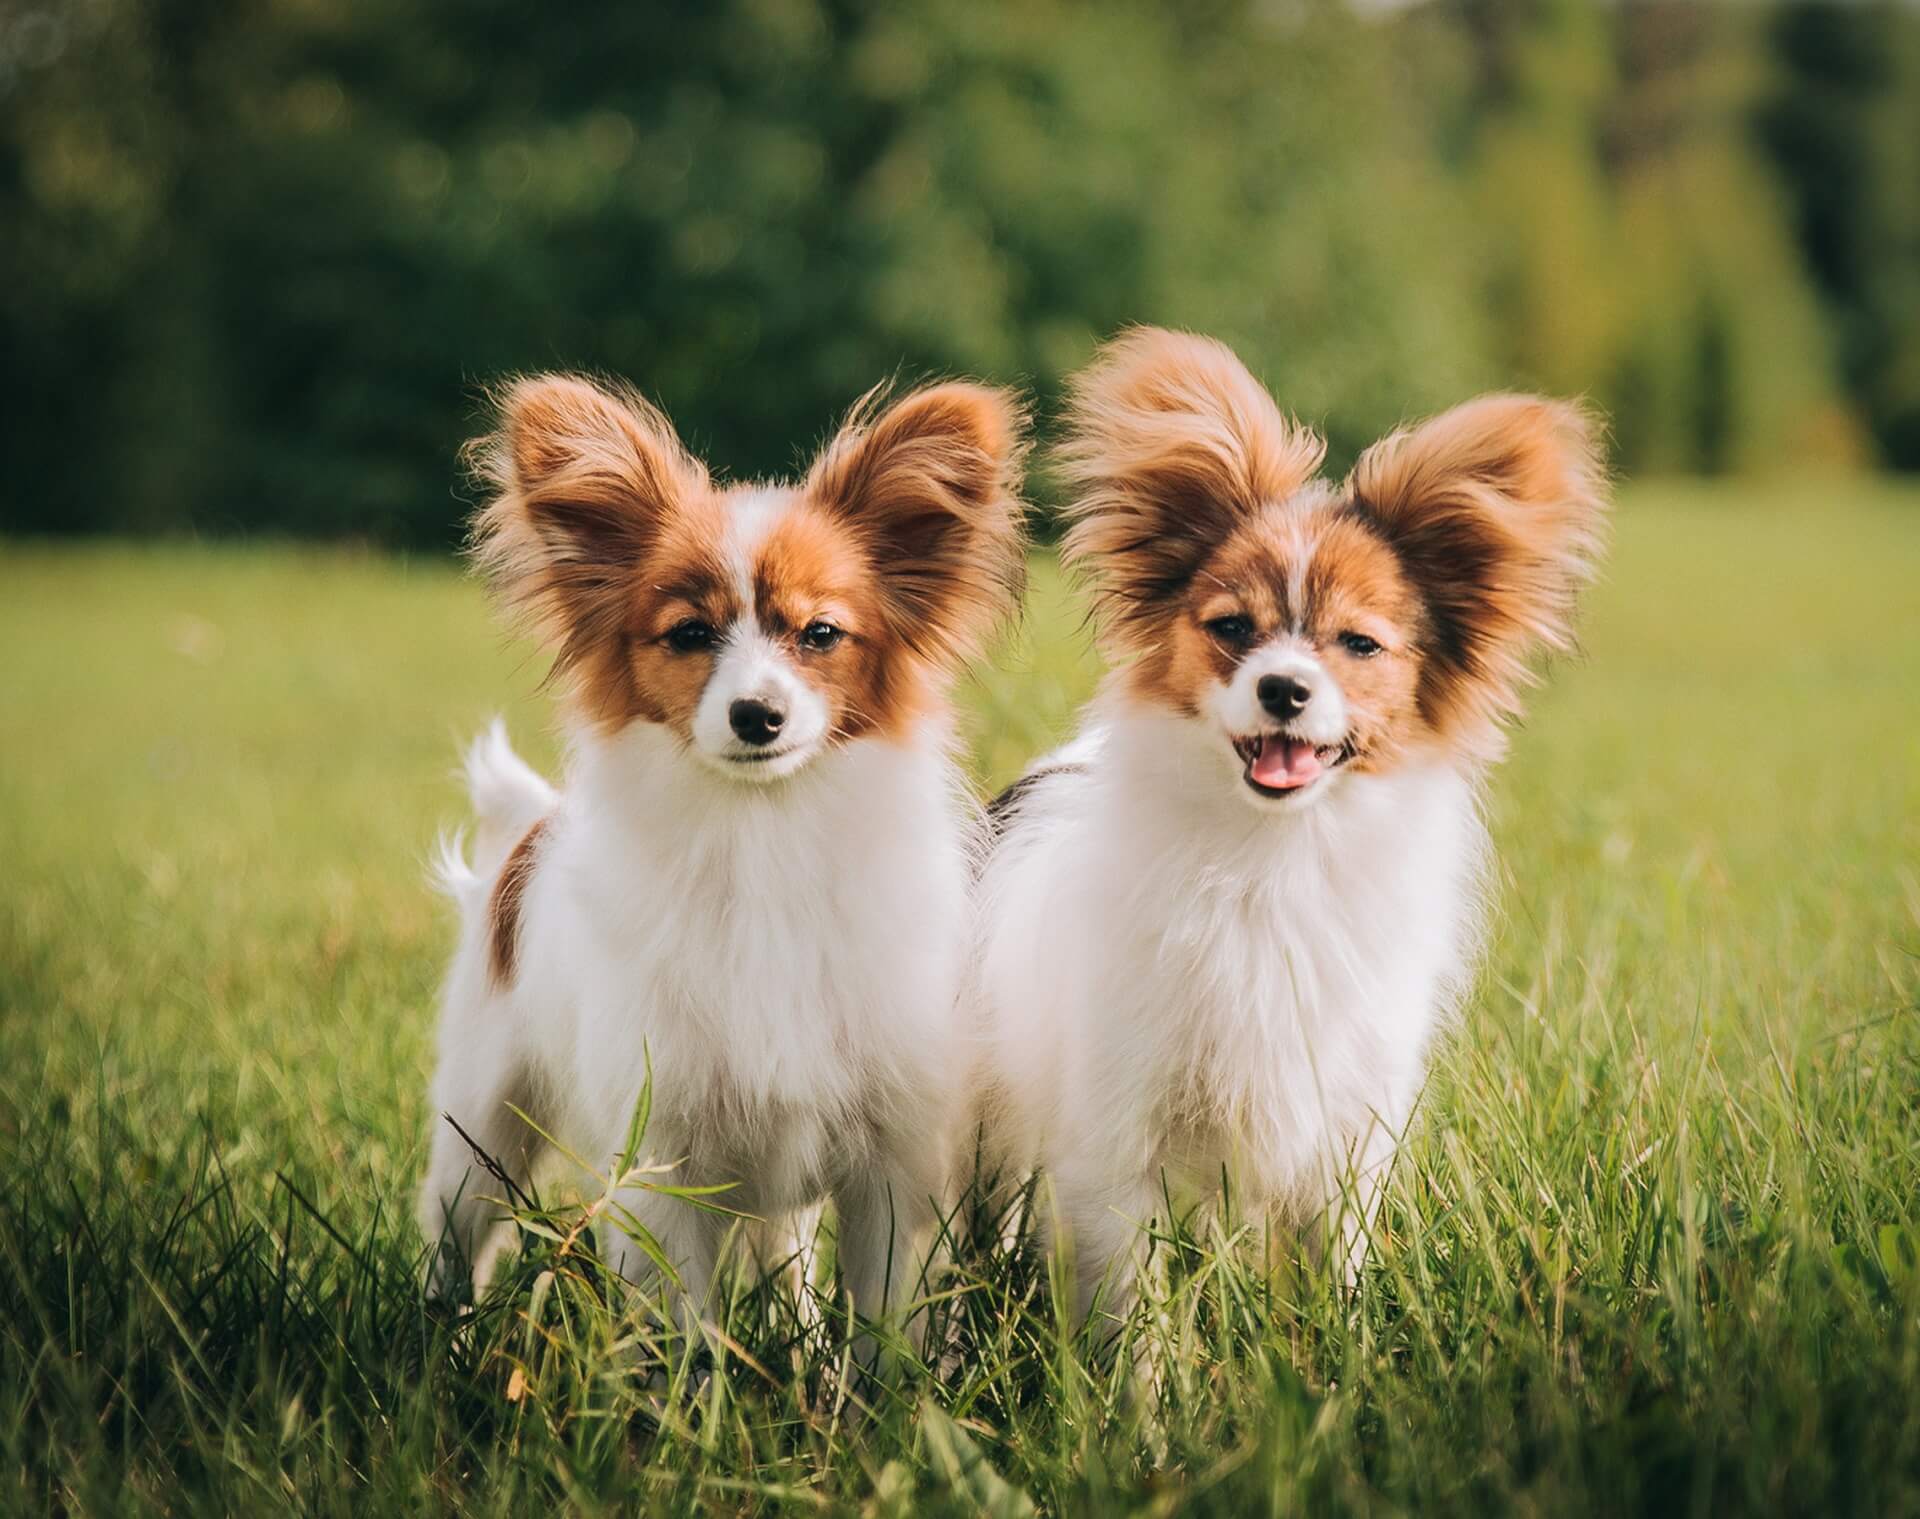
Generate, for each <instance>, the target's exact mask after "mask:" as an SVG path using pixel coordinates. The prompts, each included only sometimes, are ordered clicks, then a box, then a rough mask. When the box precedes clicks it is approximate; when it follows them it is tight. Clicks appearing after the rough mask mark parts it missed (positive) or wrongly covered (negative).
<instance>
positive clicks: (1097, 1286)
mask: <svg viewBox="0 0 1920 1519" xmlns="http://www.w3.org/2000/svg"><path fill="white" fill-rule="evenodd" d="M1053 1189H1054V1207H1055V1210H1056V1212H1057V1214H1058V1218H1059V1228H1060V1230H1061V1231H1062V1232H1063V1233H1064V1234H1065V1236H1066V1238H1065V1241H1064V1243H1065V1245H1066V1247H1067V1249H1068V1251H1069V1252H1070V1253H1071V1256H1072V1261H1073V1322H1074V1325H1075V1327H1076V1328H1077V1327H1079V1326H1081V1325H1084V1324H1085V1323H1086V1322H1087V1318H1088V1315H1089V1314H1091V1313H1092V1312H1093V1310H1094V1308H1095V1300H1096V1299H1098V1307H1099V1309H1100V1314H1101V1317H1102V1318H1103V1319H1106V1320H1109V1321H1110V1322H1109V1324H1108V1326H1107V1330H1106V1332H1105V1333H1104V1334H1103V1335H1102V1336H1101V1338H1102V1339H1106V1338H1111V1336H1112V1335H1114V1334H1117V1333H1118V1332H1119V1330H1120V1326H1121V1323H1122V1322H1123V1321H1124V1320H1125V1319H1126V1316H1127V1315H1128V1314H1129V1313H1130V1312H1132V1310H1133V1303H1134V1297H1135V1295H1136V1293H1137V1291H1138V1287H1139V1282H1138V1277H1139V1272H1140V1264H1141V1260H1142V1258H1143V1257H1144V1255H1145V1253H1146V1244H1147V1236H1146V1233H1145V1226H1146V1225H1147V1223H1148V1222H1149V1220H1151V1219H1152V1217H1153V1216H1154V1213H1155V1211H1156V1209H1155V1205H1156V1204H1157V1203H1158V1201H1159V1196H1160V1194H1159V1192H1158V1190H1157V1189H1156V1187H1155V1186H1154V1183H1153V1181H1152V1180H1151V1179H1150V1178H1148V1177H1146V1176H1139V1177H1135V1178H1133V1179H1132V1180H1131V1181H1127V1182H1122V1183H1118V1184H1116V1183H1115V1182H1114V1180H1113V1178H1112V1176H1111V1175H1110V1174H1109V1172H1108V1170H1107V1168H1106V1167H1105V1166H1102V1165H1100V1164H1098V1163H1093V1164H1088V1165H1082V1164H1080V1163H1078V1162H1076V1161H1075V1160H1073V1159H1063V1160H1062V1161H1060V1162H1059V1163H1058V1165H1057V1167H1056V1169H1055V1171H1054V1175H1053Z"/></svg>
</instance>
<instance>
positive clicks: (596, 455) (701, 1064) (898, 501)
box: [420, 377, 1023, 1317]
mask: <svg viewBox="0 0 1920 1519" xmlns="http://www.w3.org/2000/svg"><path fill="white" fill-rule="evenodd" d="M1021 453H1022V417H1021V414H1020V408H1019V407H1018V406H1017V405H1016V404H1015V402H1014V401H1013V400H1012V398H1011V397H1010V396H1008V395H1007V394H1006V393H1004V392H1001V391H998V390H993V389H988V388H986V387H983V386H977V385H969V384H958V383H952V384H942V385H937V386H933V387H931V388H928V389H923V390H920V391H918V392H916V393H914V394H910V395H908V396H906V397H905V398H904V399H901V400H899V401H897V402H895V403H894V404H892V405H889V406H882V405H880V404H879V403H877V402H873V401H871V400H870V401H869V402H867V403H863V405H862V406H861V407H860V408H858V409H857V410H856V412H855V414H854V416H853V418H852V419H851V420H850V421H849V423H848V424H847V426H846V427H845V428H844V429H843V430H842V431H841V432H840V434H839V435H838V436H837V437H836V438H834V439H833V441H832V442H831V443H830V444H829V445H828V447H827V448H826V449H825V451H824V452H823V453H822V454H821V455H820V457H819V459H818V461H817V462H816V463H815V464H814V466H813V468H812V470H811V472H810V473H809V474H808V475H807V476H806V478H805V479H804V480H803V481H802V482H800V483H799V484H797V485H737V486H721V485H719V484H716V483H715V482H714V480H713V479H712V478H711V477H710V476H709V474H708V472H707V470H706V469H705V467H704V466H702V465H701V464H700V463H699V462H698V461H696V460H695V459H694V458H693V457H692V456H691V455H690V454H689V453H688V452H687V450H686V449H685V448H684V447H682V445H681V443H680V441H679V440H678V439H677V438H676V437H675V435H674V433H673V430H672V428H671V427H670V426H669V424H668V422H667V420H666V418H665V417H663V416H662V415H661V414H660V413H659V412H658V411H656V410H655V409H654V408H653V407H651V406H649V405H648V404H647V403H646V402H645V401H643V400H641V399H640V398H638V397H637V396H635V395H633V394H631V393H629V392H627V391H624V390H617V389H611V388H607V387H603V386H601V385H598V384H595V383H592V382H589V381H586V380H581V379H576V378H570V377H545V378H539V379H531V380H525V381H521V382H519V383H517V384H514V385H513V386H511V387H510V388H509V389H507V390H506V391H505V393H504V395H503V396H502V398H501V405H500V424H499V430H498V431H497V433H495V434H494V435H493V436H492V437H490V438H488V439H485V440H483V442H482V444H481V446H480V449H479V453H478V457H479V460H480V463H481V467H482V470H483V473H484V475H485V478H486V480H487V481H488V483H489V485H490V488H491V492H492V498H491V501H490V502H489V504H488V505H487V506H486V507H485V508H484V510H483V511H482V512H481V513H480V515H479V517H478V519H477V523H476V534H475V536H476V551H477V557H478V559H479V562H480V564H481V565H482V566H483V567H484V568H485V570H486V571H487V572H488V574H489V575H490V576H491V578H492V580H493V582H494V584H495V586H496V587H497V589H498V591H499V593H500V594H501V596H502V597H503V599H504V600H505V601H506V602H507V603H508V604H509V606H511V607H512V608H515V609H517V610H518V611H519V612H521V613H523V614H524V615H525V617H526V618H527V619H528V620H530V622H531V623H532V625H533V626H534V627H535V628H536V629H537V630H538V631H539V633H540V634H541V635H542V637H543V638H544V640H545V642H546V643H547V645H548V647H549V648H550V649H551V650H552V651H553V653H554V656H555V669H556V673H557V676H558V678H559V680H560V682H561V684H562V688H563V690H564V693H565V706H566V710H567V714H568V719H569V728H570V739H571V756H570V761H569V764H568V767H567V776H566V782H565V785H564V787H563V788H561V789H560V790H558V791H555V790H554V789H552V788H550V787H549V786H548V785H547V783H546V782H545V781H543V780H542V779H541V778H540V777H539V776H537V775H535V774H534V773H533V772H532V771H531V770H529V769H528V768H527V767H526V766H525V765H524V764H523V763H522V762H521V761H520V760H519V759H518V758H517V757H515V756H514V754H513V752H512V751H511V749H509V748H508V747H507V744H506V740H505V736H504V734H503V733H500V732H498V731H497V730H496V732H494V733H493V734H491V735H489V736H487V737H485V738H483V739H482V740H481V741H480V742H479V743H478V744H476V745H475V747H474V750H473V751H472V753H471V754H470V756H469V762H468V770H469V777H470V781H471V789H472V792H473V801H474V805H475V808H476V811H477V812H478V814H479V818H478V828H477V830H476V853H475V857H474V858H473V859H472V861H471V862H469V861H467V860H465V859H464V858H462V857H461V855H460V853H459V851H458V850H454V851H452V852H450V855H449V858H448V859H447V861H446V862H445V865H444V868H443V875H444V880H445V884H446V887H447V889H448V890H449V891H450V892H451V894H452V895H453V896H454V898H455V899H456V900H457V902H458V903H459V907H460V917H461V931H460V941H459V947H458V949H457V950H456V952H455V955H454V958H453V963H452V967H451V970H450V972H449V975H448V978H447V983H446V989H445V995H444V1005H443V1013H442V1021H441V1030H440V1060H439V1068H438V1071H437V1074H436V1075H435V1078H434V1083H433V1099H432V1100H433V1112H434V1114H435V1127H434V1136H433V1153H432V1159H431V1164H430V1167H429V1171H428V1175H427V1178H426V1182H425V1186H424V1188H423V1190H422V1194H421V1200H420V1219H421V1224H422V1226H423V1228H424V1230H425V1232H426V1234H427V1236H428V1238H429V1239H430V1240H432V1241H436V1242H438V1247H437V1249H436V1251H435V1254H434V1257H433V1264H432V1286H433V1287H434V1289H435V1290H437V1291H439V1292H441V1293H453V1292H458V1291H461V1290H463V1289H464V1288H465V1287H466V1285H467V1272H468V1270H469V1268H470V1267H473V1266H477V1267H479V1268H480V1269H481V1270H482V1271H484V1268H485V1264H486V1262H487V1259H488V1257H489V1254H490V1248H489V1247H490V1245H497V1243H498V1236H497V1233H496V1225H497V1214H498V1208H497V1205H496V1204H495V1202H494V1201H492V1199H494V1198H495V1197H496V1196H497V1194H498V1193H499V1192H500V1190H501V1189H500V1186H499V1184H498V1183H497V1182H496V1181H494V1180H493V1179H491V1178H489V1177H487V1176H486V1175H485V1174H484V1173H482V1172H481V1171H479V1170H478V1169H477V1167H476V1164H475V1161H474V1157H473V1155H472V1153H471V1151H470V1150H469V1148H468V1146H467V1144H466V1142H465V1141H463V1140H462V1139H461V1138H460V1136H459V1135H458V1134H457V1133H455V1132H454V1130H453V1129H452V1128H451V1127H450V1126H449V1125H447V1124H445V1123H442V1122H440V1121H439V1115H440V1114H442V1113H446V1114H448V1115H451V1116H452V1117H453V1118H454V1119H456V1120H457V1121H458V1122H459V1124H460V1125H461V1127H463V1128H464V1129H465V1130H466V1131H467V1132H468V1133H469V1134H471V1135H472V1136H473V1138H474V1140H475V1141H476V1142H477V1143H478V1144H479V1145H480V1146H482V1147H483V1148H484V1149H486V1150H487V1151H488V1152H489V1153H491V1154H492V1155H493V1156H495V1157H497V1158H498V1159H500V1160H502V1161H504V1162H505V1163H506V1164H507V1165H508V1166H509V1167H510V1168H511V1169H512V1171H514V1172H515V1173H517V1174H518V1175H519V1176H524V1175H525V1173H526V1172H527V1171H528V1170H529V1169H530V1168H532V1167H533V1166H534V1164H535V1163H536V1162H537V1161H538V1159H539V1158H540V1156H539V1151H540V1148H541V1146H540V1143H539V1141H538V1140H537V1139H536V1138H535V1136H534V1134H533V1132H532V1130H531V1129H529V1128H528V1127H527V1125H526V1124H524V1123H523V1122H522V1121H521V1120H520V1119H519V1118H517V1117H515V1115H514V1113H513V1111H512V1108H513V1107H518V1108H520V1109H521V1110H522V1111H524V1112H525V1113H527V1114H528V1115H529V1116H531V1117H532V1118H533V1119H534V1120H535V1121H536V1122H537V1123H538V1124H539V1126H540V1127H541V1128H542V1129H544V1130H545V1131H546V1132H547V1133H549V1134H552V1135H554V1136H555V1137H556V1138H558V1139H560V1140H562V1141H563V1142H564V1143H565V1145H566V1146H567V1147H568V1148H569V1149H570V1150H572V1151H573V1152H574V1153H575V1154H577V1155H579V1156H581V1157H583V1158H585V1159H586V1160H588V1161H589V1162H590V1163H593V1164H595V1165H600V1166H605V1165H607V1164H609V1163H610V1161H611V1159H612V1157H613V1156H614V1155H615V1153H616V1152H617V1151H618V1150H619V1149H620V1147H621V1144H622V1141H623V1138H624V1136H625V1135H626V1132H627V1128H628V1124H629V1121H630V1118H631V1116H632V1114H633V1112H634V1108H635V1102H636V1099H637V1097H638V1096H639V1093H640V1091H641V1087H642V1083H643V1080H644V1079H645V1073H646V1069H647V1063H648V1061H649V1060H651V1064H652V1070H653V1080H654V1089H653V1106H652V1115H651V1125H650V1127H649V1129H648V1132H647V1136H646V1149H647V1152H648V1155H649V1156H650V1157H651V1158H652V1159H653V1160H655V1161H657V1162H662V1163H675V1164H673V1168H672V1170H671V1173H670V1174H669V1175H668V1176H666V1177H665V1179H667V1180H670V1181H672V1182H675V1183H680V1184H686V1185H722V1184H728V1185H731V1186H732V1189H733V1190H731V1191H729V1192H728V1193H726V1194H725V1195H724V1197H723V1198H722V1199H721V1201H723V1202H724V1204H725V1205H726V1206H727V1207H729V1208H731V1209H735V1210H739V1211H741V1212H744V1213H747V1214H750V1215H754V1216H756V1217H758V1218H761V1219H764V1220H768V1221H770V1222H771V1223H778V1222H779V1221H781V1220H783V1219H787V1218H790V1217H791V1216H792V1215H794V1214H795V1213H796V1212H798V1211H799V1210H804V1209H808V1208H810V1207H812V1206H813V1205H815V1204H818V1203H820V1202H822V1201H825V1200H829V1199H830V1200H831V1201H832V1202H833V1204H834V1205H835V1208H836V1210H837V1213H838V1231H839V1232H838V1259H839V1265H840V1271H841V1273H842V1286H843V1288H844V1290H845V1291H846V1292H847V1293H849V1294H850V1295H851V1298H852V1300H853V1303H854V1305H855V1307H856V1308H857V1309H858V1310H859V1311H860V1312H861V1313H862V1314H863V1315H867V1316H870V1317H878V1316H880V1315H881V1314H882V1313H883V1312H897V1311H898V1310H899V1309H901V1308H902V1307H904V1306H905V1304H906V1301H907V1299H908V1297H909V1296H910V1295H911V1293H912V1291H913V1289H914V1286H915V1277H916V1273H917V1271H918V1270H919V1269H920V1266H921V1264H922V1257H923V1252H924V1250H925V1247H926V1241H927V1237H928V1235H929V1231H930V1226H931V1225H932V1223H933V1221H934V1219H935V1212H936V1207H937V1205H938V1200H939V1199H941V1198H943V1197H944V1196H945V1195H946V1192H947V1189H948V1187H949V1184H950V1180H951V1170H952V1166H953V1162H954V1152H955V1139H956V1134H955V1123H954V1120H955V1118H956V1117H957V1116H959V1115H957V1114H956V1113H955V1104H956V1102H957V1101H958V1100H959V1099H960V1096H961V1094H960V1092H959V1090H958V1084H957V1083H956V1081H955V1079H954V1069H955V1065H956V1062H957V1061H958V1060H959V1059H960V1055H959V1050H960V1047H961V1035H960V1031H959V1029H958V1027H957V1017H958V1014H957V1011H956V990H957V983H958V981H959V978H960V976H961V970H962V966H963V963H964V958H965V953H966V943H967V938H968V933H969V928H968V902H967V894H968V885H969V875H970V860H971V857H972V856H971V852H970V850H971V842H972V838H973V827H974V808H973V806H972V804H971V803H970V801H969V800H968V799H967V794H966V791H965V787H964V785H963V783H962V781H961V779H960V776H959V773H958V771H957V768H956V766H955V763H954V760H953V757H952V749H953V742H954V740H953V733H952V724H951V721H950V712H949V705H948V688H949V685H950V683H951V681H952V679H953V677H954V675H955V673H956V671H957V670H958V668H959V667H960V665H961V663H962V662H963V661H964V660H965V659H966V658H967V657H968V656H969V655H970V654H972V653H973V652H974V651H976V650H977V649H978V648H979V647H980V645H981V643H982V641H983V640H984V639H985V637H986V636H987V634H988V633H989V631H990V630H991V628H992V627H993V626H994V625H995V624H996V623H997V622H998V621H999V620H1000V618H1001V617H1002V616H1003V614H1005V613H1006V612H1007V611H1009V609H1010V608H1011V607H1012V605H1013V603H1014V601H1015V599H1016V597H1017V594H1018V588H1019V584H1020V579H1021V572H1022V565H1023V560H1022V552H1021V532H1020V525H1019V524H1020V510H1019V506H1018V503H1017V500H1016V497H1015V487H1016V481H1017V478H1018V470H1019V464H1020V459H1021ZM618 1202H619V1203H620V1204H621V1205H623V1206H624V1207H625V1208H626V1209H627V1210H629V1211H630V1212H631V1214H632V1215H633V1216H634V1217H635V1218H636V1219H638V1220H639V1222H640V1223H641V1224H642V1225H644V1226H645V1228H646V1229H647V1230H648V1231H650V1232H651V1234H652V1235H653V1236H654V1238H655V1239H657V1240H658V1241H659V1242H660V1244H661V1245H662V1246H663V1247H664V1250H665V1253H666V1255H667V1257H668V1258H669V1259H670V1260H671V1262H672V1264H673V1266H674V1267H675V1270H676V1272H677V1274H678V1277H679V1279H680V1281H681V1283H683V1284H684V1287H685V1290H686V1297H685V1298H684V1299H682V1307H683V1309H684V1310H685V1311H686V1312H688V1313H690V1314H691V1313H696V1312H697V1311H698V1310H699V1308H700V1306H701V1304H702V1300H703V1299H704V1297H705V1295H706V1293H707V1291H708V1288H709V1286H710V1285H711V1283H712V1280H713V1277H714V1273H715V1271H716V1269H717V1268H718V1265H719V1255H720V1251H721V1248H722V1245H723V1242H724V1241H725V1239H726V1237H727V1231H728V1223H729V1220H728V1219H727V1218H726V1217H724V1216H722V1215H719V1214H716V1213H712V1212H705V1211H701V1210H700V1209H697V1208H695V1207H693V1206H690V1205H689V1204H688V1203H686V1202H684V1201H679V1200H674V1199H669V1198H663V1197H662V1196H660V1195H659V1194H658V1193H655V1192H651V1191H647V1190H644V1189H641V1188H635V1189H632V1190H630V1191H628V1192H626V1193H625V1194H624V1195H622V1196H621V1197H619V1198H618ZM601 1243H602V1247H603V1250H606V1251H608V1253H609V1259H610V1260H611V1262H612V1264H614V1265H615V1266H616V1267H617V1268H618V1269H619V1270H620V1271H621V1272H622V1273H623V1274H624V1275H626V1276H628V1277H630V1278H632V1279H634V1280H636V1281H640V1282H643V1283H646V1282H651V1281H653V1280H654V1268H652V1267H651V1266H650V1263H649V1260H648V1258H647V1256H646V1255H645V1253H644V1252H643V1251H642V1250H641V1249H640V1248H639V1247H638V1246H637V1245H636V1244H635V1243H634V1242H633V1241H632V1240H631V1239H629V1238H628V1237H627V1236H626V1235H624V1234H622V1233H621V1232H620V1231H619V1230H618V1229H615V1228H610V1227H607V1226H605V1225H603V1227H602V1240H601Z"/></svg>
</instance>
